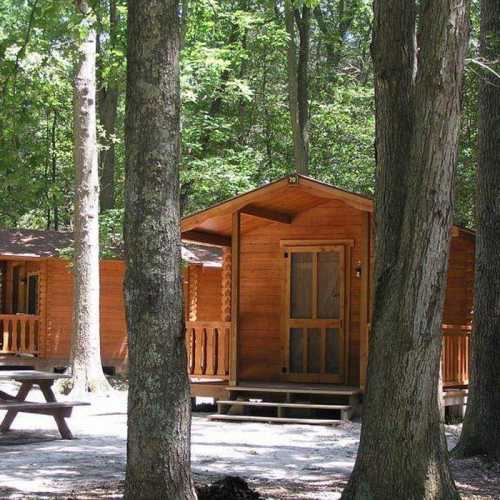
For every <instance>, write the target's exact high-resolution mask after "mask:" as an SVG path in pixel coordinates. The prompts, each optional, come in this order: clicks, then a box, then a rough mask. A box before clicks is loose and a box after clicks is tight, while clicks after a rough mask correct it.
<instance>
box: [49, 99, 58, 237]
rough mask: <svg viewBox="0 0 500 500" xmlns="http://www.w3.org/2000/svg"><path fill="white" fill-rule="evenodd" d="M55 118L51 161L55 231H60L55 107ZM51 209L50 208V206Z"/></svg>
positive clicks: (52, 131)
mask: <svg viewBox="0 0 500 500" xmlns="http://www.w3.org/2000/svg"><path fill="white" fill-rule="evenodd" d="M53 114H54V118H53V120H52V130H51V136H50V142H51V157H52V158H51V161H52V189H53V190H54V193H53V195H52V209H53V211H54V231H59V208H58V206H57V205H58V201H57V195H56V193H55V188H56V183H57V136H56V130H57V110H55V109H54V112H53ZM49 211H50V208H49Z"/></svg>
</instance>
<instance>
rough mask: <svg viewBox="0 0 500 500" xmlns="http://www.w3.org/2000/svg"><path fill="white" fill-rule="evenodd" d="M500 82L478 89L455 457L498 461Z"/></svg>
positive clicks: (487, 6)
mask: <svg viewBox="0 0 500 500" xmlns="http://www.w3.org/2000/svg"><path fill="white" fill-rule="evenodd" d="M480 53H481V57H482V59H483V61H484V62H485V63H486V64H487V65H488V66H490V67H491V68H492V69H494V70H495V71H496V73H498V72H499V67H500V64H499V60H500V3H499V2H498V0H482V1H481V43H480ZM499 117H500V81H499V79H498V77H497V76H496V75H494V74H493V73H492V72H491V71H488V70H483V74H482V78H481V84H480V91H479V161H478V169H477V186H476V214H477V219H478V220H477V236H476V277H475V294H474V331H473V333H472V336H471V349H472V360H471V367H470V368H471V370H470V382H469V398H468V401H467V410H466V413H465V419H464V424H463V427H462V435H461V437H460V442H459V444H458V446H457V448H456V449H455V450H454V452H455V454H456V455H457V456H463V457H465V456H471V455H487V456H489V457H490V458H491V459H493V460H497V461H500V390H499V387H500V385H499V384H500V246H499V242H500V202H499V200H500V142H499V140H500V120H499Z"/></svg>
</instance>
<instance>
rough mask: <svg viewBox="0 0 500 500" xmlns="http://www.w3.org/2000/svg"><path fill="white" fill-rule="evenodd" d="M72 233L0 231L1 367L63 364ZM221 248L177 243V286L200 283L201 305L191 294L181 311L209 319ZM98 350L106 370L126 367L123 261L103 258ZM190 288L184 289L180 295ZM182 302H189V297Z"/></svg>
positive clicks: (216, 297) (216, 294)
mask: <svg viewBox="0 0 500 500" xmlns="http://www.w3.org/2000/svg"><path fill="white" fill-rule="evenodd" d="M72 245H73V237H72V234H71V233H61V232H54V231H32V230H12V231H6V230H2V231H0V355H2V364H4V365H7V366H18V365H29V366H36V367H38V368H45V369H51V368H54V367H65V366H67V363H68V360H69V356H70V343H71V332H72V311H73V274H72V270H71V261H70V260H68V259H67V258H63V257H61V253H64V250H65V249H68V248H71V246H72ZM221 254H222V252H221V251H219V250H218V249H216V248H215V249H214V248H209V247H206V246H203V247H200V246H199V245H184V246H183V248H182V256H183V261H184V263H185V266H184V270H185V271H184V288H185V291H186V293H187V294H189V291H190V290H193V286H192V285H190V280H193V281H196V285H197V286H198V284H199V285H200V286H202V287H203V290H204V293H202V294H201V295H200V298H201V300H202V304H200V305H199V306H196V304H195V303H194V299H192V300H191V304H190V307H191V309H190V308H187V310H186V315H187V317H189V316H191V317H193V315H192V312H191V311H192V310H195V309H196V310H197V311H198V313H199V316H194V317H195V318H197V319H204V318H210V317H211V313H212V310H213V309H214V308H217V307H218V306H217V305H216V304H217V302H218V301H219V302H220V298H219V295H220V290H221V286H220V279H221V278H220V277H221V274H222V256H221ZM100 271H101V287H100V290H101V318H100V319H101V356H102V361H103V365H104V366H105V367H106V368H107V369H108V371H115V370H118V371H121V370H124V369H126V361H127V332H126V324H125V310H124V303H123V290H122V288H123V278H124V263H123V261H122V260H120V259H114V260H112V259H106V260H102V261H101V264H100ZM188 297H189V295H187V296H186V300H187V301H189V299H188ZM188 304H189V302H188Z"/></svg>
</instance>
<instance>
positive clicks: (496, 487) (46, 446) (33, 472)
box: [0, 385, 500, 500]
mask: <svg viewBox="0 0 500 500" xmlns="http://www.w3.org/2000/svg"><path fill="white" fill-rule="evenodd" d="M0 389H2V390H5V391H6V392H15V388H14V387H12V386H11V387H5V385H2V387H0ZM31 399H35V398H31ZM91 403H92V405H91V406H89V407H80V408H76V409H75V411H74V414H73V416H72V417H71V419H70V420H69V425H70V427H71V429H72V431H73V432H74V434H75V436H76V438H77V439H74V440H72V441H63V440H61V439H59V436H58V433H57V430H56V428H55V424H54V422H53V420H52V419H51V418H50V417H44V416H39V415H32V414H20V415H19V416H18V418H17V419H16V421H15V422H14V425H13V431H11V432H9V433H7V434H5V435H0V498H33V499H49V498H65V499H87V498H89V499H90V498H92V499H95V498H110V499H112V498H121V493H122V491H123V479H124V470H125V458H126V457H125V454H126V392H125V391H116V392H115V393H114V394H113V396H112V397H108V398H102V397H101V398H92V400H91ZM359 431H360V424H359V423H356V422H353V423H351V422H346V423H342V424H339V425H338V426H334V427H326V426H301V425H273V424H266V423H229V422H211V421H209V420H208V418H207V414H206V413H195V414H194V416H193V425H192V442H193V444H192V465H193V472H194V476H195V481H196V482H197V483H198V484H207V483H211V482H213V481H215V480H217V479H220V478H221V477H223V476H224V475H227V474H231V475H235V476H240V477H243V478H244V479H245V480H247V481H248V483H249V484H250V486H251V487H252V488H254V489H256V490H257V491H259V493H260V494H261V495H262V496H263V497H264V498H269V499H287V500H291V499H297V500H299V499H309V500H311V499H317V500H334V499H338V498H340V494H341V491H342V489H343V487H344V486H345V484H346V482H347V479H348V477H349V474H350V472H351V470H352V467H353V465H354V460H355V457H356V450H357V446H358V440H359ZM459 432H460V428H459V426H447V437H448V441H449V445H450V447H452V446H453V445H454V444H455V442H456V439H457V437H458V435H459ZM452 471H453V475H454V477H455V481H456V483H457V486H458V488H459V490H460V492H461V494H462V497H463V498H466V499H500V468H499V466H498V464H497V465H494V464H488V463H486V462H484V461H482V460H480V459H468V460H460V461H457V460H452Z"/></svg>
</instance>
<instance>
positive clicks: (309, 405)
mask: <svg viewBox="0 0 500 500" xmlns="http://www.w3.org/2000/svg"><path fill="white" fill-rule="evenodd" d="M217 404H219V405H231V406H233V405H234V406H256V407H269V408H306V409H311V410H350V409H351V407H350V406H349V405H328V404H325V405H322V404H316V403H274V402H272V401H262V402H261V401H258V402H257V401H238V400H227V401H224V400H219V401H217Z"/></svg>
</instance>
